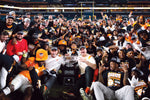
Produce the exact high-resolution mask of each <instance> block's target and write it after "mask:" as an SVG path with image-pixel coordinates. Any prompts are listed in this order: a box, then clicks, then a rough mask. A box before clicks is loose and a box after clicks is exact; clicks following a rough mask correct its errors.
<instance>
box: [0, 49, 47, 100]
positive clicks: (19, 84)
mask: <svg viewBox="0 0 150 100" xmlns="http://www.w3.org/2000/svg"><path fill="white" fill-rule="evenodd" d="M47 58H48V53H47V51H45V50H44V49H39V50H37V52H36V57H30V58H29V59H28V61H26V63H25V64H26V66H27V69H28V70H24V71H21V72H20V73H19V74H18V75H17V76H16V77H15V78H14V79H13V80H12V81H11V82H10V85H9V86H8V87H6V88H4V89H3V90H2V92H1V93H0V98H2V97H5V95H8V94H10V93H11V92H13V91H15V90H18V89H20V90H21V91H22V92H24V94H25V96H24V100H30V99H31V96H32V85H31V84H33V77H32V75H31V74H32V71H35V72H36V73H37V75H38V76H41V75H42V72H43V70H45V67H44V61H45V60H47ZM33 76H34V75H33Z"/></svg>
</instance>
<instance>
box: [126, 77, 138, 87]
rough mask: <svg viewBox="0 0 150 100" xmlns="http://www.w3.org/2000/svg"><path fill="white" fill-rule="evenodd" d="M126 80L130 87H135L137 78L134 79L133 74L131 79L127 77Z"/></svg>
mask: <svg viewBox="0 0 150 100" xmlns="http://www.w3.org/2000/svg"><path fill="white" fill-rule="evenodd" d="M128 81H129V83H130V85H131V87H136V85H137V84H138V81H139V78H137V79H136V78H135V75H134V76H132V79H131V80H130V79H129V78H128Z"/></svg>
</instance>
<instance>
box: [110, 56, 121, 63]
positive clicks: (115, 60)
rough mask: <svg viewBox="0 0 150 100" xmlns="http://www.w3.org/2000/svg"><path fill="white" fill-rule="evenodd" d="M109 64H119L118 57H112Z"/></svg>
mask: <svg viewBox="0 0 150 100" xmlns="http://www.w3.org/2000/svg"><path fill="white" fill-rule="evenodd" d="M110 62H115V63H117V64H120V59H119V58H118V57H112V58H111V60H110Z"/></svg>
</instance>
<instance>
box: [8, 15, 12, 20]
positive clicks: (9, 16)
mask: <svg viewBox="0 0 150 100" xmlns="http://www.w3.org/2000/svg"><path fill="white" fill-rule="evenodd" d="M8 18H11V19H13V20H14V17H13V16H11V15H8V16H6V19H8Z"/></svg>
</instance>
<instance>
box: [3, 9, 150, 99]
mask: <svg viewBox="0 0 150 100" xmlns="http://www.w3.org/2000/svg"><path fill="white" fill-rule="evenodd" d="M100 14H101V16H102V18H101V19H97V18H96V16H93V17H91V16H89V18H88V19H83V18H78V17H77V16H75V17H74V19H70V20H68V19H67V18H65V16H63V15H62V14H60V15H58V16H57V17H56V18H55V19H54V18H53V16H52V15H49V16H48V18H44V16H43V15H42V14H37V15H35V16H34V18H33V20H32V19H31V15H30V13H29V12H27V13H26V14H25V15H22V16H16V14H15V12H14V11H10V12H9V13H8V14H7V15H6V18H5V19H0V90H1V91H0V100H5V98H7V95H9V94H10V93H12V92H13V91H15V90H18V89H20V90H21V91H22V92H23V93H24V94H25V96H24V98H23V99H24V100H31V99H32V98H33V96H35V97H38V99H39V100H42V99H44V100H48V99H47V94H49V90H50V89H51V88H52V87H53V84H54V83H55V81H56V80H57V76H58V75H59V74H60V73H59V70H60V69H61V67H62V66H64V65H65V62H66V61H67V60H68V59H71V58H72V57H74V60H75V61H77V62H78V64H77V66H76V67H77V68H76V70H77V77H76V81H75V86H74V87H73V91H69V92H65V93H66V94H67V95H71V96H74V97H75V98H76V100H80V99H81V98H82V99H83V100H94V99H96V100H106V99H108V100H116V99H117V100H150V19H148V18H146V17H144V16H142V15H141V16H133V15H132V12H130V13H129V15H128V18H123V17H122V16H121V15H116V16H111V15H110V16H107V14H103V12H101V13H100ZM33 89H34V91H33ZM33 93H34V94H33Z"/></svg>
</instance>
